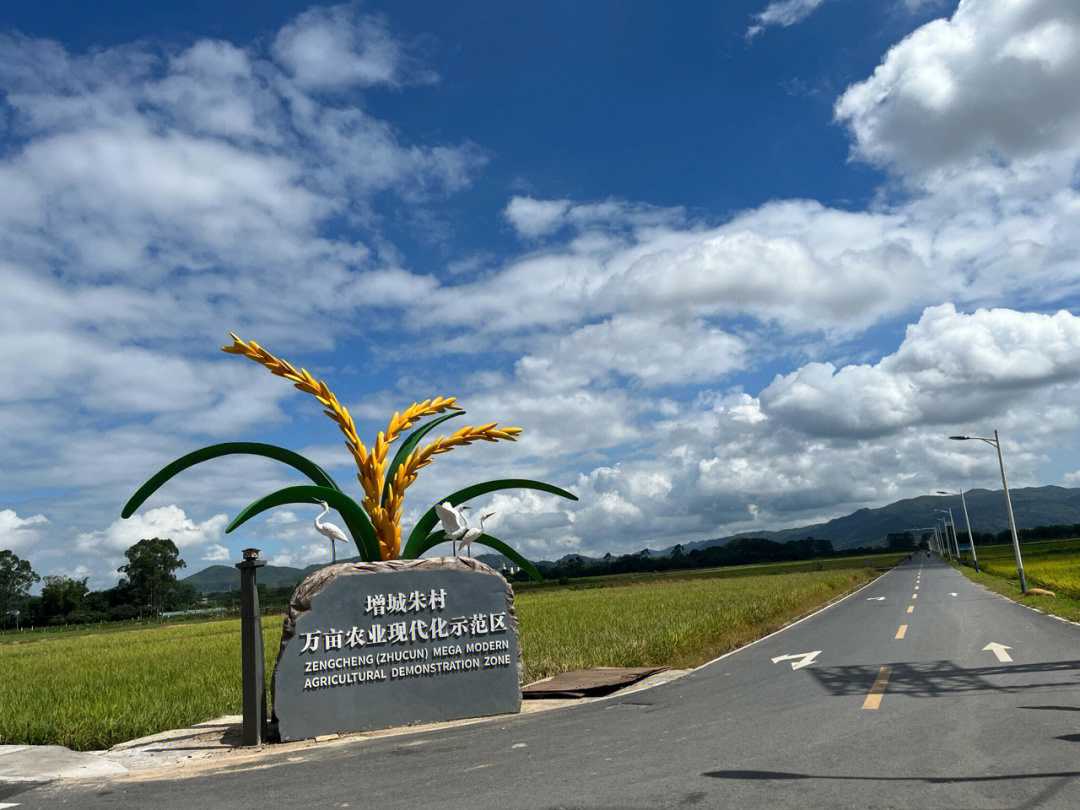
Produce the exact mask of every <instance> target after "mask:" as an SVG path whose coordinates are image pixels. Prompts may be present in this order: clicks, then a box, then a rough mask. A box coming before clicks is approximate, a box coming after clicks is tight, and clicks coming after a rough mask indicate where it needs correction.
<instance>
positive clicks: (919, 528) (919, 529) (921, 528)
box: [908, 526, 941, 554]
mask: <svg viewBox="0 0 1080 810" xmlns="http://www.w3.org/2000/svg"><path fill="white" fill-rule="evenodd" d="M931 530H933V531H934V532H935V537H936V536H937V535H936V532H937V529H936V527H934V526H917V527H916V528H914V529H908V531H909V532H928V531H931ZM927 545H929V546H931V547H933V546H934V544H933V543H931V542H930V541H927ZM934 551H936V552H937V553H938V554H941V549H940V548H935V549H934Z"/></svg>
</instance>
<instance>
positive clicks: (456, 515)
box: [435, 501, 472, 557]
mask: <svg viewBox="0 0 1080 810" xmlns="http://www.w3.org/2000/svg"><path fill="white" fill-rule="evenodd" d="M471 508H472V507H471V506H462V507H461V508H460V509H459V508H458V507H456V506H454V505H453V504H452V503H450V502H449V501H443V502H442V503H438V504H435V514H436V515H438V516H439V521H440V522H441V523H442V528H443V535H445V537H446V539H447V540H449V541H450V542H451V543H452V546H451V548H453V555H454V556H455V557H456V556H457V541H458V540H460V539H461V538H462V537H464V536H465V533H466V532H467V531H469V522H468V521H467V520H466V519H465V510H466V509H471Z"/></svg>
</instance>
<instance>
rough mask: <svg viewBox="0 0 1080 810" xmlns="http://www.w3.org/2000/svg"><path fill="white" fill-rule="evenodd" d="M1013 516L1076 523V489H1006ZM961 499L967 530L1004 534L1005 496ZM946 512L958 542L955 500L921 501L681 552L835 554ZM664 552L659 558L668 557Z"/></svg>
mask: <svg viewBox="0 0 1080 810" xmlns="http://www.w3.org/2000/svg"><path fill="white" fill-rule="evenodd" d="M1009 495H1010V496H1011V498H1012V505H1013V514H1014V515H1015V517H1016V527H1017V528H1018V529H1029V528H1034V527H1036V526H1052V525H1055V524H1072V523H1080V489H1075V488H1073V489H1069V488H1066V487H1054V486H1046V487H1025V488H1022V489H1010V490H1009ZM964 497H965V498H966V499H967V506H968V514H969V515H970V517H971V528H972V529H974V530H975V531H977V532H1000V531H1004V530H1005V529H1008V528H1009V515H1008V512H1007V511H1006V509H1005V496H1004V495H1003V494H1002V492H1001V490H1000V489H998V490H989V489H973V490H971V491H969V492H965V493H964ZM950 508H951V509H952V513H953V518H954V519H955V520H956V527H957V529H958V530H959V532H960V535H961V537H963V536H964V533H965V531H966V527H965V525H964V510H963V509H962V508H961V506H960V498H959V496H957V495H923V496H920V497H918V498H906V499H904V500H902V501H896V502H894V503H890V504H889V505H887V506H881V507H878V508H877V509H859V510H857V511H855V512H852V513H851V514H850V515H845V516H844V517H839V518H834V519H833V520H830V521H827V522H825V523H815V524H813V525H811V526H800V527H799V528H797V529H782V530H780V531H756V532H740V533H739V534H736V535H730V536H728V537H718V538H716V539H714V540H702V541H699V542H696V543H684V544H683V550H684V551H690V550H691V549H694V548H707V547H709V546H715V545H723V544H724V543H727V542H730V541H731V540H734V539H735V538H736V537H764V538H766V539H769V540H775V541H776V542H778V543H786V542H788V541H789V540H802V539H803V538H805V537H817V538H820V539H822V540H830V541H832V544H833V547H834V548H836V549H838V550H843V549H848V548H857V547H858V546H871V545H881V544H884V542H885V537H886V535H888V534H890V533H893V532H903V531H907V530H908V529H913V528H921V527H923V526H932V525H933V524H934V520H935V518H939V517H943V515H942V514H941V513H940V512H935V511H934V510H935V509H950ZM669 551H670V549H664V551H663V552H661V553H664V554H666V553H668V552H669Z"/></svg>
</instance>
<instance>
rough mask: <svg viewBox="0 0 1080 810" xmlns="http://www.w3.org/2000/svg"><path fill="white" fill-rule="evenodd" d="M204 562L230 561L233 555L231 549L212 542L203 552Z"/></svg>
mask: <svg viewBox="0 0 1080 810" xmlns="http://www.w3.org/2000/svg"><path fill="white" fill-rule="evenodd" d="M202 558H203V562H228V561H229V560H230V559H231V558H232V555H231V554H229V550H228V549H227V548H225V546H223V545H221V544H220V543H211V544H210V545H209V546H207V547H206V550H205V552H204V553H203V556H202Z"/></svg>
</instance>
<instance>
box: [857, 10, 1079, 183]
mask: <svg viewBox="0 0 1080 810" xmlns="http://www.w3.org/2000/svg"><path fill="white" fill-rule="evenodd" d="M1078 72H1080V6H1077V4H1076V3H1072V2H1068V0H1024V1H1023V2H1009V3H985V2H972V1H971V0H961V2H960V4H959V5H958V6H957V8H956V11H955V12H954V13H953V15H952V17H950V18H949V19H938V20H934V21H933V22H930V23H927V24H926V25H923V26H921V27H920V28H918V29H917V30H915V31H914V32H912V33H911V34H909V35H908V36H907V37H905V38H904V39H903V40H902V41H901V42H899V43H897V44H896V45H894V46H893V47H892V48H891V49H890V50H889V52H888V53H887V54H886V56H885V58H884V59H883V60H882V62H881V64H880V65H879V66H878V67H877V69H876V70H875V71H874V74H873V75H872V76H871V77H870V78H868V79H866V80H865V81H862V82H857V83H856V84H853V85H851V86H850V87H849V88H848V89H847V90H846V91H845V92H844V93H843V95H841V97H840V98H839V100H838V101H837V102H836V117H837V119H838V120H839V121H841V122H843V123H845V124H846V125H847V126H848V128H849V129H850V131H851V134H852V137H853V138H854V144H853V152H854V154H855V155H857V156H858V157H860V158H862V159H864V160H868V161H871V162H874V163H879V164H883V165H887V166H893V167H896V168H897V169H898V170H899V171H901V172H912V173H916V174H918V173H923V172H927V171H930V170H933V169H938V168H941V167H958V166H965V165H966V164H968V163H970V162H971V161H986V162H990V163H994V162H995V161H996V162H1000V161H1005V162H1011V161H1014V160H1019V159H1024V158H1031V157H1033V156H1037V155H1040V154H1042V153H1044V152H1057V151H1060V150H1066V151H1068V152H1070V153H1071V154H1073V155H1075V154H1076V151H1077V142H1076V129H1077V125H1078V123H1080V87H1078V84H1077V82H1076V81H1075V76H1076V74H1077V73H1078Z"/></svg>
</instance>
